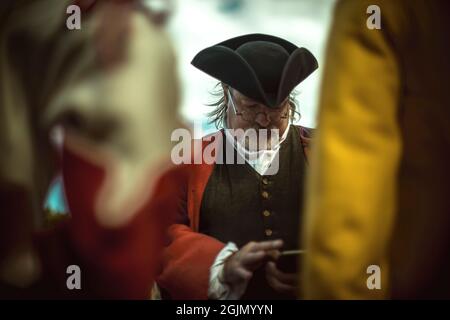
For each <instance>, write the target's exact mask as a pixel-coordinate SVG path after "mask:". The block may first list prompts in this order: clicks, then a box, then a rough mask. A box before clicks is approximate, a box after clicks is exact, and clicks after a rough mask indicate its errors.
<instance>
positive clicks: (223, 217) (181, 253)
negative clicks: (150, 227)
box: [158, 34, 318, 299]
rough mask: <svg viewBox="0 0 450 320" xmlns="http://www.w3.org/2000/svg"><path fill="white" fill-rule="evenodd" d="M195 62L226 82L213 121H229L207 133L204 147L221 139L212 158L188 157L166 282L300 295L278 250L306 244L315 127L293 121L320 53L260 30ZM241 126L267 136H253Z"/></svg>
mask: <svg viewBox="0 0 450 320" xmlns="http://www.w3.org/2000/svg"><path fill="white" fill-rule="evenodd" d="M192 64H193V65H194V66H195V67H197V68H198V69H200V70H202V71H204V72H205V73H207V74H209V75H210V76H213V77H215V78H216V79H218V80H219V81H220V82H221V84H222V89H223V93H222V97H221V99H220V101H219V102H218V103H217V106H216V107H217V109H216V110H215V111H213V114H214V115H215V117H214V118H213V119H212V121H214V122H216V123H222V124H223V125H224V127H225V128H226V129H227V130H221V131H219V132H217V133H215V134H213V135H212V136H209V137H207V138H205V139H204V140H203V150H207V149H209V148H210V147H211V145H214V147H215V148H216V153H215V156H216V159H215V161H214V162H213V163H212V164H209V162H204V163H203V164H199V165H196V164H193V165H190V166H188V170H189V171H190V177H189V181H188V182H186V183H185V185H184V186H183V187H184V190H181V198H182V199H183V205H182V206H181V209H180V219H179V224H176V225H173V226H172V227H171V229H170V237H171V239H170V240H171V241H170V244H169V245H168V247H167V249H166V253H165V261H164V267H163V273H162V274H161V276H160V277H159V280H158V284H159V286H160V287H161V288H162V289H163V291H165V292H166V293H167V294H168V295H169V296H170V297H171V298H175V299H206V298H210V299H239V298H242V299H246V298H248V299H279V298H293V297H295V292H296V288H297V281H296V275H295V270H294V271H293V272H292V271H291V272H282V271H281V270H279V269H278V268H277V266H276V264H275V262H274V261H269V260H276V258H277V256H278V255H279V254H280V250H282V249H284V250H286V249H299V244H298V241H297V239H298V226H299V223H300V222H299V219H300V214H299V213H300V208H301V205H302V191H303V177H304V174H305V168H306V163H307V158H306V152H307V147H308V142H309V137H310V133H309V130H308V129H306V128H303V127H297V126H294V125H291V124H290V121H291V120H292V118H293V115H294V112H295V107H296V106H295V103H294V101H293V98H292V95H291V92H292V90H293V89H294V88H295V86H297V85H298V84H299V83H300V82H302V81H303V80H304V79H305V78H307V77H308V76H309V75H310V74H311V73H312V72H313V71H314V70H316V69H317V67H318V65H317V61H316V59H315V58H314V56H313V55H312V54H311V53H310V52H309V51H308V50H306V49H305V48H298V47H297V46H295V45H294V44H292V43H290V42H288V41H286V40H283V39H281V38H277V37H274V36H269V35H263V34H250V35H245V36H240V37H237V38H233V39H229V40H227V41H224V42H222V43H219V44H217V45H215V46H212V47H210V48H207V49H205V50H203V51H201V52H200V53H198V54H197V56H196V57H195V58H194V60H193V62H192ZM228 129H229V130H228ZM238 129H240V130H238ZM233 130H236V131H233ZM252 130H254V131H252ZM267 130H270V132H269V133H267ZM272 130H273V131H272ZM238 131H240V132H241V133H242V132H244V133H248V132H254V133H255V136H254V137H257V138H258V139H259V141H262V143H261V144H258V145H257V146H255V145H253V146H252V142H254V141H251V140H252V139H246V138H245V135H242V134H239V133H237V132H238ZM266 133H267V135H266V136H265V134H266ZM277 134H278V138H279V141H277V140H278V139H276V137H277ZM249 140H250V141H249ZM219 159H221V160H223V159H228V160H230V159H232V160H233V161H231V163H230V161H225V163H224V161H221V160H219ZM239 160H245V161H239ZM275 162H278V163H275ZM274 168H275V170H272V169H274Z"/></svg>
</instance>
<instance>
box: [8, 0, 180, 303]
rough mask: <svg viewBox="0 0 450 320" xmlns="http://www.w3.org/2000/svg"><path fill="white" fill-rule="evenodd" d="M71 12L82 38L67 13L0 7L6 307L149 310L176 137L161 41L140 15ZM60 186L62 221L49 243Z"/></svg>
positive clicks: (85, 7) (124, 7) (110, 10)
mask: <svg viewBox="0 0 450 320" xmlns="http://www.w3.org/2000/svg"><path fill="white" fill-rule="evenodd" d="M76 3H77V4H79V5H80V6H81V10H82V12H81V29H80V30H69V29H67V27H66V19H67V18H68V17H69V15H68V14H67V13H66V10H67V8H68V6H70V5H72V4H74V1H61V0H39V1H26V0H17V1H9V2H8V4H9V5H8V6H7V7H2V9H4V11H3V10H2V11H1V17H2V21H1V26H2V28H1V30H0V31H1V34H0V73H1V74H0V75H1V78H0V206H1V209H0V297H1V298H39V299H42V298H114V299H118V298H135V299H137V298H139V299H145V298H148V297H149V295H150V289H151V287H152V282H153V280H154V278H155V275H156V273H157V267H158V266H159V257H160V254H161V249H162V246H163V232H164V228H165V226H166V224H168V221H167V219H168V218H169V217H170V215H171V212H173V211H174V210H173V209H172V205H171V203H173V201H170V200H169V199H167V197H168V193H167V191H168V190H170V189H171V188H172V187H171V186H170V183H169V182H168V180H167V179H164V180H161V181H160V182H159V183H158V182H157V177H158V176H159V173H160V170H161V166H160V164H161V162H164V161H163V158H164V157H167V154H168V153H169V151H170V143H169V140H168V138H167V137H169V136H170V133H171V132H172V130H173V129H174V128H175V127H177V126H178V125H177V123H176V122H175V121H174V119H175V118H174V117H173V113H174V112H175V110H176V106H177V90H176V88H177V87H176V83H177V82H176V76H175V70H174V57H173V51H172V48H171V46H170V43H169V40H168V38H167V36H165V35H164V33H163V32H162V29H161V27H160V26H159V25H158V24H157V22H156V21H155V20H154V19H152V18H151V17H152V16H153V15H152V12H149V11H148V10H147V9H146V8H145V7H144V6H143V4H142V3H140V2H139V1H78V2H76ZM54 133H57V134H54ZM51 136H54V137H56V138H57V139H56V140H57V141H58V143H57V145H58V146H60V147H61V146H62V148H55V147H54V145H53V144H52V139H50V137H51ZM168 161H169V159H166V162H168ZM61 172H62V176H63V180H64V189H65V191H66V193H65V195H66V200H67V203H68V207H69V211H70V215H71V216H70V219H68V220H67V221H64V222H63V223H61V224H59V225H58V226H57V227H55V228H51V229H50V230H45V229H44V225H45V223H44V222H45V221H44V220H45V219H44V218H45V217H44V210H43V206H44V200H45V195H46V191H47V190H48V187H49V184H50V181H51V179H52V178H53V177H55V176H56V175H57V174H59V173H61ZM171 181H176V179H172V180H171ZM152 194H153V195H154V197H153V198H152V197H151V195H152ZM161 213H164V215H162V214H161ZM166 217H167V218H166ZM73 265H75V266H76V267H79V268H80V270H78V271H79V274H78V275H79V277H78V279H79V280H78V281H76V280H75V279H76V278H77V274H75V273H73V272H74V271H75V270H74V269H72V270H73V271H70V270H71V269H70V268H69V269H68V267H70V266H73ZM67 270H69V271H70V272H72V273H70V272H69V274H68V273H67V272H66V271H67ZM75 272H76V271H75ZM71 276H72V277H71ZM70 278H72V280H70ZM68 284H71V285H74V288H70V287H69V286H68ZM70 289H73V290H70ZM77 289H79V290H77Z"/></svg>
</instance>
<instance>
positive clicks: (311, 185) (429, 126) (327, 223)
mask: <svg viewBox="0 0 450 320" xmlns="http://www.w3.org/2000/svg"><path fill="white" fill-rule="evenodd" d="M369 5H378V6H379V7H380V9H381V29H380V30H376V29H375V30H370V29H369V28H367V27H366V21H367V18H368V17H369V14H367V13H366V10H367V8H368V6H369ZM449 9H450V8H449V5H448V4H447V3H446V1H420V0H417V1H400V0H398V1H390V0H386V1H382V0H381V1H362V0H343V1H339V2H338V3H337V5H336V8H335V17H334V23H333V24H332V27H331V34H330V37H329V43H328V48H327V57H326V65H325V72H324V74H325V75H324V80H323V86H322V93H321V101H320V111H319V119H318V120H319V126H318V130H317V135H316V140H315V144H313V147H312V159H311V171H310V175H309V177H308V182H307V184H308V191H307V201H306V207H305V210H306V211H305V212H306V218H305V224H304V225H305V237H304V239H303V240H304V241H305V245H306V250H307V251H308V254H307V256H306V258H305V260H304V268H305V274H304V278H303V281H304V288H303V289H304V291H305V296H306V298H309V299H366V298H367V299H371V298H389V297H390V296H391V290H392V288H393V286H394V283H393V282H392V279H395V285H396V290H397V293H400V296H406V295H408V294H412V296H414V294H420V292H419V291H420V289H418V288H420V286H421V285H422V284H427V281H428V284H430V283H432V284H433V283H438V282H439V281H431V280H429V279H431V277H432V276H433V273H435V272H433V270H438V269H437V268H438V266H439V263H438V262H437V261H438V259H439V258H442V257H445V256H448V252H447V253H445V245H443V246H439V245H440V244H442V242H443V241H447V240H446V239H447V238H446V237H447V236H446V234H448V230H447V229H445V228H448V224H449V219H448V218H447V217H448V216H449V213H450V211H449V209H450V204H449V200H448V196H445V190H447V192H448V190H449V183H450V179H449V177H450V172H449V166H448V163H449V159H450V156H449V151H448V150H449V149H450V147H449V146H450V128H449V119H450V108H449V106H450V101H449V97H448V96H449V95H448V89H445V88H446V86H448V83H449V73H450V68H449V62H448V56H449V53H450V49H449V45H448V39H446V38H447V37H448V30H449V23H448V22H447V21H448V19H447V18H446V17H445V15H448V10H449ZM446 163H447V164H446ZM439 249H440V250H441V252H439V251H437V250H439ZM433 254H434V255H433ZM430 258H432V259H430ZM373 264H374V265H378V266H380V268H381V282H382V284H381V290H369V289H368V287H367V280H368V278H369V276H370V274H368V273H367V268H368V267H369V266H370V265H373ZM425 267H427V268H429V269H427V270H426V271H425ZM394 272H395V276H394V277H393V276H392V275H393V274H394ZM447 278H448V277H447ZM418 281H422V283H420V284H419V283H418ZM428 284H427V285H428ZM414 290H419V291H417V292H416V293H413V291H414ZM447 290H448V289H447Z"/></svg>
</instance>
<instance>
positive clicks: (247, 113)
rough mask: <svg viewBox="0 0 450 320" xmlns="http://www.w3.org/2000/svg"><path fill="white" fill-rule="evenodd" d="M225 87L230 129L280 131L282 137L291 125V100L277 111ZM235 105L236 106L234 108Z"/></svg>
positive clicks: (285, 102) (286, 101) (282, 104)
mask: <svg viewBox="0 0 450 320" xmlns="http://www.w3.org/2000/svg"><path fill="white" fill-rule="evenodd" d="M230 89H231V88H229V87H224V93H225V103H226V104H227V106H228V109H227V121H228V123H227V125H228V128H229V129H244V130H247V129H255V130H256V131H257V132H258V134H259V129H267V132H268V138H270V130H271V129H278V130H279V136H280V137H281V136H282V135H283V133H284V131H285V130H286V128H287V126H288V123H289V100H288V99H286V100H285V101H284V102H283V103H281V104H280V105H279V106H278V107H277V108H276V109H274V108H269V107H268V106H265V105H263V104H261V103H259V102H256V101H255V100H253V99H251V98H249V97H246V96H244V95H243V94H242V93H240V92H239V91H237V90H235V89H231V90H230ZM233 103H234V106H233Z"/></svg>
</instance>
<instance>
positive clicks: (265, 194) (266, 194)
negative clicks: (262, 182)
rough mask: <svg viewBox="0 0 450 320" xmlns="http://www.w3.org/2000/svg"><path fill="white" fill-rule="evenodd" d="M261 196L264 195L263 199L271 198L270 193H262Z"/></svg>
mask: <svg viewBox="0 0 450 320" xmlns="http://www.w3.org/2000/svg"><path fill="white" fill-rule="evenodd" d="M261 195H262V197H263V198H264V199H268V198H269V193H268V192H267V191H263V192H262V193H261Z"/></svg>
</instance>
